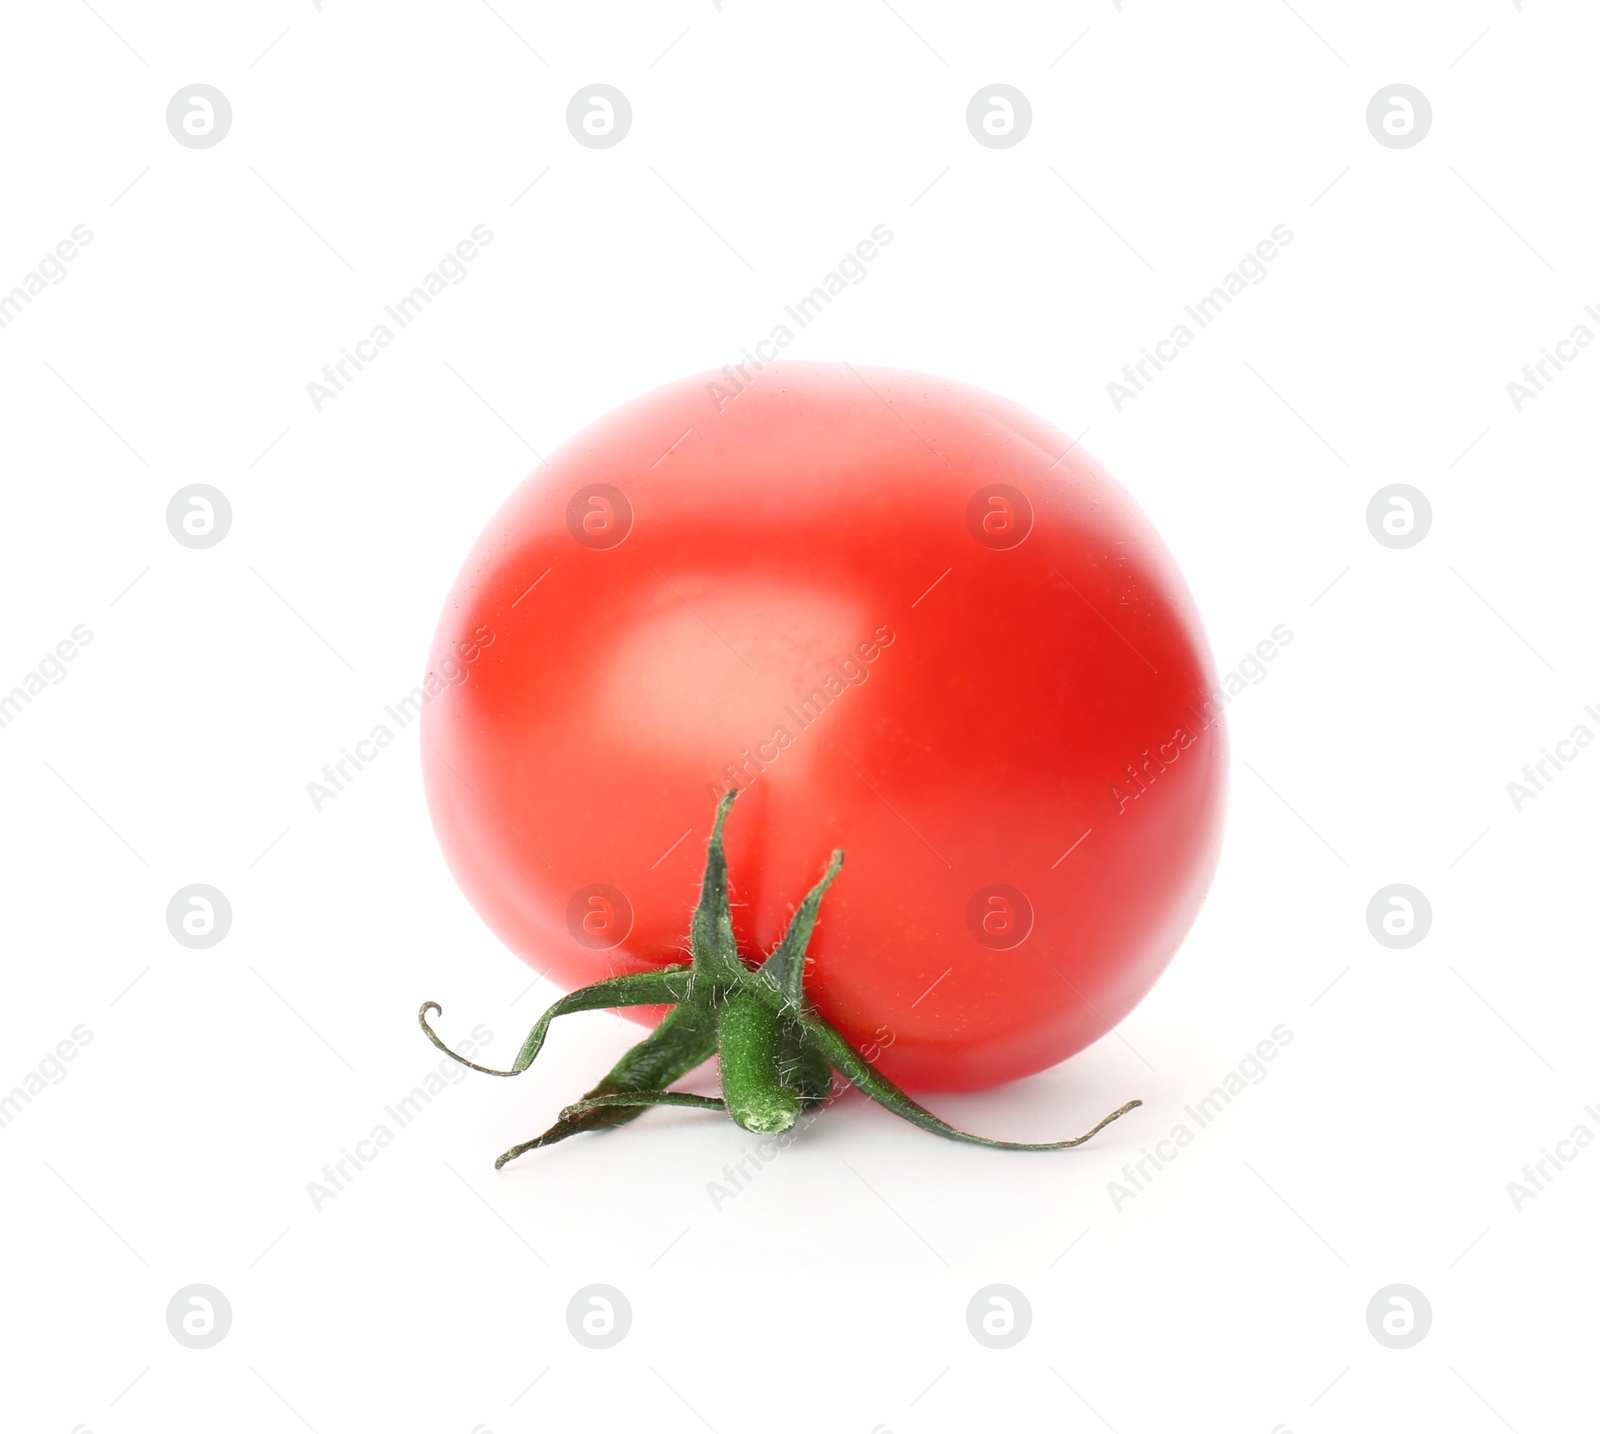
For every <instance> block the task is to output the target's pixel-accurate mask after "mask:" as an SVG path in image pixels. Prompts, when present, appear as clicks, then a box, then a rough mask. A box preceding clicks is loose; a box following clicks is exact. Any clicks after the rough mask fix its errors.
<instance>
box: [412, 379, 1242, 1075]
mask: <svg viewBox="0 0 1600 1434" xmlns="http://www.w3.org/2000/svg"><path fill="white" fill-rule="evenodd" d="M1069 450H1070V451H1069ZM428 686H429V689H430V700H429V702H428V704H427V706H426V707H425V709H424V713H423V723H422V752H423V764H424V773H425V778H426V784H427V792H428V800H429V805H430V808H431V810H432V815H433V820H434V824H435V826H436V827H437V830H438V833H439V838H440V841H441V843H442V844H443V847H444V851H445V854H446V857H447V858H448V860H449V862H450V866H451V868H452V870H453V871H454V872H455V875H456V877H457V879H458V880H459V881H460V883H461V885H462V887H463V889H464V890H465V891H466V893H467V895H468V897H469V898H470V899H471V901H472V903H473V905H474V906H476V907H477V909H478V911H479V912H480V913H481V914H482V915H483V917H484V919H485V920H486V921H487V922H488V923H489V925H490V926H491V927H492V928H493V929H494V931H495V932H496V933H497V934H498V935H499V936H500V938H501V939H502V940H503V941H504V942H505V943H506V944H507V945H508V946H510V947H511V949H512V950H513V951H515V952H516V953H517V954H518V955H519V956H521V957H522V958H523V960H525V961H526V962H527V963H528V964H529V965H530V966H532V967H534V968H535V969H538V970H541V971H543V970H545V969H546V968H548V969H549V970H550V971H551V974H552V978H553V979H554V980H556V981H558V982H560V983H561V984H563V985H565V986H568V987H574V986H579V985H585V984H588V983H589V982H592V981H596V980H600V979H603V978H605V977H607V976H612V975H622V974H626V973H629V972H634V971H641V970H645V969H648V968H651V967H654V966H661V965H665V964H668V963H670V962H673V961H680V960H683V959H685V956H684V953H685V951H686V948H687V933H688V929H689V918H690V913H691V911H692V909H693V906H694V903H695V899H696V895H697V892H698V888H699V881H700V875H701V866H702V864H703V862H704V859H705V842H706V838H707V835H708V833H709V831H710V826H711V819H712V815H713V809H714V807H715V805H716V801H717V797H718V796H719V795H720V793H721V792H722V791H723V790H724V789H725V788H726V787H727V786H728V785H729V784H730V783H737V784H738V785H739V786H740V787H742V788H743V789H744V795H743V796H742V797H741V798H740V799H739V801H738V803H737V805H736V806H735V808H734V811H733V814H732V816H731V818H730V819H729V823H728V828H727V850H728V863H729V871H730V875H731V889H732V893H733V895H732V900H733V920H734V928H735V933H736V935H737V938H738V941H739V945H740V949H741V951H742V952H744V953H745V955H746V956H748V957H750V958H759V957H760V956H762V955H764V954H765V953H767V952H768V951H770V950H771V948H772V947H773V946H774V945H775V944H776V943H777V941H778V940H779V938H780V937H781V935H782V934H783V930H784V927H785V925H786V923H787V922H788V919H789V916H790V913H791V911H792V910H793V907H794V905H795V903H797V902H798V901H799V900H800V898H801V897H802V896H803V895H804V894H805V893H806V891H807V890H808V889H809V888H810V887H811V885H812V884H813V883H814V882H815V881H816V880H817V878H818V876H819V875H820V874H821V872H822V869H823V867H824V865H825V864H826V862H827V860H828V854H829V852H830V851H831V850H832V848H834V847H842V848H843V849H844V852H845V867H844V873H843V875H842V876H841V877H840V878H839V880H838V881H837V882H836V883H835V884H834V887H833V889H832V891H831V893H830V894H829V896H828V898H827V901H826V903H825V904H824V906H823V908H822V916H821V921H820V922H819V924H818V926H817V930H816V934H815V936H814V937H813V939H812V942H811V948H810V954H811V957H812V962H811V965H810V969H809V971H808V974H807V977H806V990H807V992H808V993H809V994H810V996H811V997H812V999H813V1000H814V1001H815V1002H816V1004H817V1006H818V1007H819V1008H820V1010H821V1012H822V1014H823V1015H824V1016H825V1017H826V1019H828V1020H829V1021H831V1022H832V1023H833V1024H834V1025H835V1026H836V1027H837V1028H838V1029H839V1030H840V1031H841V1032H842V1033H843V1034H844V1036H845V1037H846V1038H847V1039H848V1040H850V1041H851V1042H852V1043H853V1044H854V1045H855V1046H856V1047H857V1048H858V1049H860V1050H862V1051H863V1052H864V1053H865V1054H866V1055H867V1056H868V1058H869V1059H872V1060H874V1061H875V1062H876V1064H877V1066H878V1068H879V1069H881V1070H882V1071H883V1072H884V1074H886V1075H887V1076H889V1077H890V1079H892V1080H894V1081H896V1082H898V1083H899V1084H901V1085H902V1086H908V1087H910V1088H912V1089H924V1090H927V1089H933V1090H938V1089H944V1090H961V1089H975V1088H980V1087H984V1086H990V1085H995V1084H998V1083H999V1082H1002V1081H1008V1080H1013V1079H1015V1078H1017V1077H1019V1076H1024V1075H1028V1074H1029V1073H1031V1072H1034V1071H1038V1070H1041V1069H1043V1068H1044V1067H1046V1066H1050V1065H1053V1064H1055V1063H1056V1062H1057V1061H1060V1060H1063V1059H1065V1058H1066V1057H1068V1056H1070V1055H1072V1054H1073V1053H1074V1052H1076V1051H1079V1050H1081V1049H1082V1048H1083V1047H1085V1046H1087V1045H1088V1044H1089V1043H1090V1042H1092V1041H1094V1040H1096V1039H1098V1038H1099V1037H1101V1036H1103V1035H1105V1034H1106V1032H1107V1031H1108V1030H1109V1029H1110V1028H1111V1026H1112V1025H1114V1024H1115V1023H1116V1022H1118V1021H1120V1020H1121V1019H1122V1018H1123V1017H1124V1016H1126V1015H1127V1014H1128V1012H1129V1011H1131V1010H1132V1009H1133V1007H1134V1006H1135V1005H1136V1004H1137V1003H1138V1002H1139V1001H1140V1000H1141V999H1142V998H1143V997H1144V995H1145V993H1146V992H1147V991H1149V989H1150V987H1151V986H1152V985H1153V984H1154V982H1155V980H1156V978H1157V977H1158V976H1159V975H1160V974H1161V972H1162V970H1163V969H1164V968H1165V966H1166V964H1167V962H1168V961H1169V960H1170V959H1171V957H1172V955H1173V952H1174V951H1175V950H1176V949H1177V946H1178V944H1179V942H1180V941H1181V939H1182V938H1183V935H1184V933H1185V932H1186V931H1187V929H1188V927H1189V925H1190V923H1191V922H1192V920H1193V919H1194V916H1195V913H1196V911H1197V910H1198V908H1199V905H1200V902H1201V900H1202V898H1203V896H1204V894H1205V889H1206V887H1207V885H1208V883H1209V881H1210V878H1211V874H1212V871H1213V869H1214V867H1215V864H1216V859H1217V853H1218V846H1219V842H1220V838H1221V828H1222V818H1223V806H1224V790H1225V785H1226V743H1225V736H1224V729H1223V726H1222V721H1221V713H1220V710H1219V709H1220V705H1221V703H1220V696H1219V695H1217V694H1215V691H1214V690H1215V688H1216V678H1215V675H1214V671H1213V668H1212V664H1211V659H1210V654H1209V651H1208V649H1207V645H1206V641H1205V637H1204V634H1203V633H1202V630H1201V627H1200V622H1199V619H1198V617H1197V615H1196V612H1195V608H1194V604H1193V601H1192V599H1191V598H1190V596H1189V593H1188V590H1187V588H1186V587H1185V585H1184V582H1183V579H1182V577H1181V576H1180V575H1179V573H1178V571H1177V568H1176V566H1175V565H1174V563H1173V561H1172V558H1171V557H1170V556H1169V554H1168V553H1167V551H1166V549H1165V548H1164V547H1163V545H1162V543H1161V541H1160V539H1159V538H1158V537H1157V536H1156V534H1155V532H1154V530H1153V529H1152V528H1151V526H1150V524H1149V522H1148V521H1147V520H1146V519H1145V517H1144V515H1143V514H1142V513H1141V512H1140V511H1139V509H1138V507H1137V506H1136V505H1135V504H1134V502H1133V501H1132V499H1131V498H1129V497H1128V495H1127V494H1126V493H1125V492H1124V491H1123V490H1122V489H1121V488H1120V487H1118V486H1117V484H1116V483H1115V482H1113V481H1112V479H1111V478H1109V477H1108V476H1107V475H1106V474H1105V473H1104V472H1103V471H1102V470H1101V469H1100V468H1099V467H1097V466H1096V465H1095V463H1094V462H1093V461H1092V460H1091V459H1090V458H1089V457H1088V456H1087V455H1086V454H1084V453H1083V451H1082V450H1081V449H1077V448H1074V447H1073V446H1072V441H1071V439H1070V438H1068V437H1067V436H1065V435H1063V434H1062V433H1061V432H1059V431H1058V430H1056V429H1055V428H1053V427H1051V426H1050V425H1049V424H1048V423H1045V422H1044V421H1043V420H1041V419H1039V418H1037V417H1035V416H1034V415H1033V414H1031V413H1028V412H1027V411H1025V410H1024V409H1022V408H1020V407H1018V406H1017V405H1016V404H1014V403H1010V402H1008V401H1006V400H1005V399H1002V398H998V397H995V396H994V395H992V394H988V393H983V392H980V391H978V390H976V389H972V388H967V387H965V386H963V385H961V384H958V383H953V382H950V381H948V380H945V379H939V378H931V377H928V376H925V375H921V374H910V373H899V372H892V371H885V370H875V369H865V370H860V371H859V372H858V371H857V370H854V369H852V368H851V367H849V366H848V365H845V366H835V365H831V364H811V363H806V364H799V363H785V364H780V365H776V366H769V367H768V368H767V369H766V370H765V371H763V372H762V373H760V374H759V375H756V376H755V380H754V382H752V383H750V384H749V385H748V386H747V387H744V388H742V390H740V389H737V388H736V386H735V385H734V384H733V383H730V382H729V380H728V379H726V378H724V377H722V376H720V375H712V376H710V377H709V378H708V377H699V378H693V379H686V380H684V381H682V382H680V383H676V384H673V385H671V386H669V387H667V388H663V389H660V390H658V391H657V392H655V393H651V394H649V395H647V396H646V397H644V398H641V399H638V400H636V401H635V402H633V403H631V404H629V405H628V406H627V407H625V408H622V409H620V410H618V411H617V412H615V413H613V414H611V415H609V416H608V417H606V418H604V419H602V420H601V421H600V422H598V423H596V424H594V425H593V426H591V427H590V428H588V429H587V430H585V431H584V432H583V433H581V434H579V435H578V436H577V437H576V438H574V439H572V440H571V441H570V442H569V443H567V444H566V446H565V447H563V448H562V449H561V450H560V451H559V452H558V453H557V455H556V456H555V458H554V460H553V461H552V462H551V463H550V465H549V466H548V468H545V469H542V470H540V471H539V472H537V473H535V474H534V475H533V476H532V477H530V478H529V479H528V480H527V481H526V482H525V483H523V485H522V486H521V487H520V488H518V489H517V490H516V492H515V493H514V494H513V495H512V496H511V498H510V500H509V501H508V502H507V503H506V504H505V506H504V507H503V508H502V509H501V510H500V512H499V513H498V514H496V516H495V518H494V520H493V521H492V522H491V523H490V525H489V527H488V529H487V530H486V531H485V532H484V534H483V536H482V537H481V538H480V539H479V541H478V544H477V546H476V548H475V549H474V550H473V552H472V555H471V556H470V557H469V558H468V560H467V563H466V566H465V567H464V568H463V569H462V571H461V575H460V577H459V578H458V579H457V582H456V585H455V589H454V591H453V592H452V593H451V595H450V598H449V601H448V602H447V603H446V605H445V612H444V618H443V621H442V622H441V624H440V627H439V631H438V635H437V637H436V639H435V642H434V647H433V653H432V661H431V665H430V681H429V684H428ZM435 692H436V693H437V695H434V693H435ZM627 1014H629V1015H631V1016H634V1017H635V1018H636V1019H651V1018H652V1017H651V1013H650V1012H649V1011H639V1010H634V1011H630V1012H628V1013H627Z"/></svg>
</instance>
